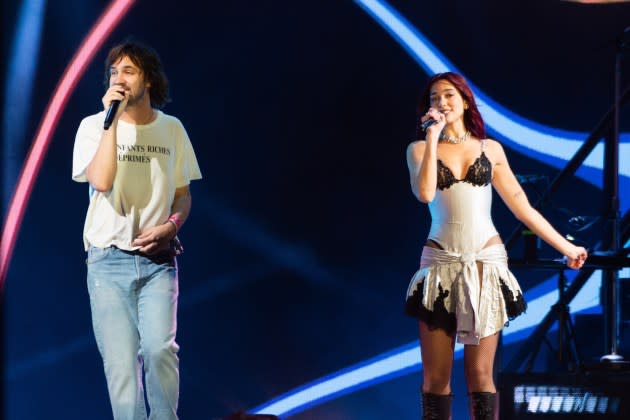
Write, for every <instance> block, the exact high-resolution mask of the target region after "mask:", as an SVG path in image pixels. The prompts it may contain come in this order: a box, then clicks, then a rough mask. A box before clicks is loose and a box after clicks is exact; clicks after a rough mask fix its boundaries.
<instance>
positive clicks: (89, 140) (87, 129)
mask: <svg viewBox="0 0 630 420" xmlns="http://www.w3.org/2000/svg"><path fill="white" fill-rule="evenodd" d="M91 118H93V117H87V118H84V119H83V121H81V124H80V125H79V129H78V130H77V135H76V137H75V139H74V150H73V153H72V179H73V180H75V181H77V182H87V177H86V175H85V169H86V168H87V166H88V164H89V163H90V161H91V160H92V158H93V157H94V154H95V153H96V149H97V148H98V144H99V142H100V138H101V130H100V129H99V128H98V125H97V124H94V121H92V120H91Z"/></svg>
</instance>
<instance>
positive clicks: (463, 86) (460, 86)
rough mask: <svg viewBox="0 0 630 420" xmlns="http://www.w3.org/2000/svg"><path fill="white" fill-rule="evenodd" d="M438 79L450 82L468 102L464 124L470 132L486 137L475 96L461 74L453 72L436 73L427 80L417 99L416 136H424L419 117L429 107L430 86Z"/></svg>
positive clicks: (481, 137) (480, 137)
mask: <svg viewBox="0 0 630 420" xmlns="http://www.w3.org/2000/svg"><path fill="white" fill-rule="evenodd" d="M440 80H446V81H447V82H449V83H450V84H452V85H453V86H454V87H455V89H457V91H458V92H459V94H460V95H462V98H463V99H464V101H465V102H466V103H467V104H468V109H466V110H464V126H465V127H466V129H467V130H468V131H470V133H471V134H472V135H473V136H475V137H477V138H478V139H485V138H486V128H485V124H484V122H483V118H481V113H480V112H479V109H478V108H477V103H476V102H475V96H474V95H473V93H472V91H471V90H470V87H469V86H468V83H467V82H466V79H464V78H463V77H462V76H461V75H459V74H457V73H453V72H446V73H438V74H435V75H433V76H431V78H430V79H429V81H428V82H427V85H426V87H425V88H424V91H423V92H422V95H421V96H420V100H419V101H418V124H417V129H416V132H417V138H419V139H421V138H423V137H424V133H423V131H422V129H421V128H420V117H421V116H422V115H424V114H426V113H427V111H428V110H429V108H430V107H431V87H432V86H433V84H435V83H436V82H438V81H440Z"/></svg>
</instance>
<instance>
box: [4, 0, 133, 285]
mask: <svg viewBox="0 0 630 420" xmlns="http://www.w3.org/2000/svg"><path fill="white" fill-rule="evenodd" d="M134 2H135V0H113V1H112V2H111V3H110V4H109V6H108V7H107V9H105V11H104V12H103V14H102V15H101V16H100V17H99V19H98V21H97V22H96V24H95V25H94V26H93V27H92V29H91V30H90V33H89V34H88V35H87V37H86V38H85V40H84V41H83V43H82V44H81V46H80V47H79V49H78V50H77V52H76V53H75V55H74V57H73V58H72V60H70V63H69V64H68V66H67V67H66V70H65V71H64V74H63V76H62V77H61V80H60V82H59V84H58V85H57V88H56V89H55V93H54V94H53V96H52V99H51V101H50V103H49V104H48V108H47V109H46V112H45V113H44V117H43V119H42V122H41V123H40V126H39V129H38V131H37V135H36V136H35V140H34V141H33V144H32V146H31V150H30V151H29V153H28V157H27V158H26V161H25V163H24V166H23V167H22V172H21V173H20V177H19V179H18V182H17V185H16V188H15V192H14V194H13V198H12V199H11V204H10V205H9V207H8V210H7V216H6V219H5V222H4V227H3V229H2V240H1V241H0V293H2V291H3V290H4V280H5V278H6V275H7V272H8V271H9V262H10V261H11V256H12V254H13V249H14V247H15V241H16V239H17V235H18V231H19V230H20V225H21V224H22V219H23V218H24V212H25V210H26V205H27V203H28V199H29V198H30V195H31V191H32V190H33V185H34V184H35V179H36V178H37V174H38V173H39V169H40V167H41V164H42V161H43V158H44V155H45V154H46V150H47V149H48V146H49V144H50V139H51V138H52V134H53V132H54V131H55V128H56V126H57V123H58V122H59V118H60V117H61V112H62V111H63V109H64V108H65V106H66V103H67V102H68V98H70V94H71V93H72V91H73V90H74V88H75V87H76V85H77V83H78V82H79V79H80V78H81V76H82V75H83V73H84V72H85V69H86V68H87V66H88V64H89V63H90V62H91V61H92V59H93V58H94V55H95V54H96V52H97V51H98V49H99V48H100V47H101V45H103V42H105V39H106V38H107V36H108V35H109V34H110V33H111V32H112V30H113V29H114V28H115V27H116V25H117V24H118V22H120V20H121V19H122V18H123V17H124V16H125V14H126V13H127V11H128V10H129V8H130V7H131V6H132V5H133V3H134Z"/></svg>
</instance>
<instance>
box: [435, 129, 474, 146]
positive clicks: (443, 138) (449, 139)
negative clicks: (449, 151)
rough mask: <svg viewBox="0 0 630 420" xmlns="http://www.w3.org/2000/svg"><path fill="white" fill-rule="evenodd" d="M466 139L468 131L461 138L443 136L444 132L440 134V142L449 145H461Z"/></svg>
mask: <svg viewBox="0 0 630 420" xmlns="http://www.w3.org/2000/svg"><path fill="white" fill-rule="evenodd" d="M468 137H470V131H466V132H465V133H464V135H463V136H461V137H454V136H450V135H448V134H444V131H442V132H441V133H440V141H445V142H447V143H451V144H459V143H463V142H465V141H466V140H468Z"/></svg>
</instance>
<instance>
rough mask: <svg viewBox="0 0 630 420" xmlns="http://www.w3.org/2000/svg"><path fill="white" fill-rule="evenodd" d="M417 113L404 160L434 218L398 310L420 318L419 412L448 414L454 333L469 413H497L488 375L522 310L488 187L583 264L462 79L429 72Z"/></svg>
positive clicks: (581, 252)
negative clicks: (417, 136) (504, 334)
mask: <svg viewBox="0 0 630 420" xmlns="http://www.w3.org/2000/svg"><path fill="white" fill-rule="evenodd" d="M419 112H420V115H421V116H422V117H421V121H422V123H427V122H431V125H429V127H428V128H426V136H425V140H423V141H415V142H413V143H411V144H410V145H409V147H408V149H407V164H408V167H409V174H410V180H411V189H412V190H413V193H414V194H415V196H416V197H417V198H418V200H420V201H421V202H423V203H428V205H429V210H430V212H431V218H432V223H431V230H430V232H429V237H428V239H427V242H426V245H425V246H424V248H423V251H422V257H421V262H420V269H419V270H418V272H417V273H416V274H415V275H414V277H413V278H412V280H411V283H410V285H409V289H408V291H407V301H406V303H405V311H406V312H407V314H409V315H412V316H414V317H417V318H418V319H419V325H420V343H421V344H420V349H421V353H422V361H423V367H424V378H423V379H424V383H423V386H422V400H423V406H424V417H423V418H425V419H429V418H430V419H449V418H450V413H451V387H450V378H451V370H452V366H453V349H454V345H455V337H456V336H457V340H458V341H459V342H460V343H463V344H464V370H465V377H466V383H467V387H468V392H469V407H470V410H471V418H473V419H494V418H498V408H497V405H498V399H497V394H496V388H495V385H494V382H493V373H492V368H493V364H494V356H495V351H496V348H497V342H498V338H499V335H498V333H499V331H500V330H501V328H502V327H503V326H504V325H505V324H506V323H507V322H508V320H511V319H513V318H515V317H517V316H518V315H520V314H521V313H523V312H524V311H525V309H526V303H525V301H524V299H523V295H522V292H521V289H520V287H519V285H518V283H517V281H516V279H515V278H514V276H513V275H512V273H511V272H510V271H509V269H508V267H507V254H506V251H505V247H504V245H503V243H502V242H501V239H500V237H499V235H498V233H497V230H496V229H495V227H494V225H493V223H492V219H491V215H490V208H491V201H492V189H491V186H490V185H492V186H494V188H495V189H496V190H497V192H498V193H499V195H500V196H501V198H502V199H503V201H504V202H505V203H506V205H507V206H508V208H509V209H510V210H511V211H512V213H514V215H515V216H516V218H517V219H518V220H520V221H521V222H523V223H524V224H525V225H526V226H527V227H528V228H529V229H531V230H532V231H533V232H534V233H535V234H536V235H538V236H539V237H540V238H541V239H543V240H544V241H545V242H547V243H548V244H549V245H551V246H552V247H553V248H555V249H556V250H558V251H559V252H561V253H562V254H563V255H565V256H566V258H567V265H568V266H569V267H570V268H574V269H579V268H580V267H582V265H583V264H584V261H585V260H586V258H587V252H586V250H585V249H584V248H582V247H577V246H575V245H573V244H572V243H570V242H569V241H567V240H566V239H564V238H563V237H562V236H561V235H560V234H559V233H558V232H557V231H556V230H555V229H554V228H553V227H552V226H551V225H550V224H549V223H548V222H547V220H545V219H544V218H543V217H542V215H541V214H540V213H539V212H538V211H536V210H535V209H534V208H532V207H531V205H530V204H529V202H528V200H527V197H526V196H525V193H524V192H523V189H522V188H521V186H520V185H519V183H518V181H517V180H516V177H515V176H514V174H513V173H512V171H511V169H510V166H509V165H508V162H507V158H506V156H505V153H504V151H503V148H502V147H501V145H500V144H499V143H498V142H496V141H494V140H491V139H487V138H486V135H485V129H484V123H483V120H482V118H481V114H480V113H479V110H478V109H477V105H476V103H475V98H474V96H473V94H472V92H471V90H470V88H469V87H468V84H467V83H466V81H465V80H464V78H463V77H462V76H460V75H458V74H455V73H440V74H436V75H435V76H433V77H431V78H430V80H429V82H428V84H427V87H426V89H425V91H424V93H423V94H422V96H421V98H420V103H419ZM429 120H431V121H429ZM425 126H426V124H425Z"/></svg>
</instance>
